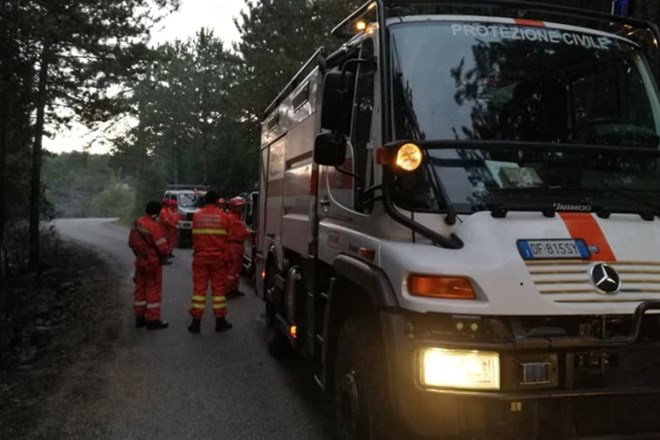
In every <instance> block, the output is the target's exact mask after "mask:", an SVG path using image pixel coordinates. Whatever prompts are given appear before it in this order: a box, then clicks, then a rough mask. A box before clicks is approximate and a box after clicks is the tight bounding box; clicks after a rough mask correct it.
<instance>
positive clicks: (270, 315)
mask: <svg viewBox="0 0 660 440" xmlns="http://www.w3.org/2000/svg"><path fill="white" fill-rule="evenodd" d="M275 275H276V271H275V270H274V269H273V268H269V269H268V271H267V272H266V285H265V286H264V287H265V289H266V300H265V301H264V303H265V306H266V324H267V325H268V328H269V329H270V335H269V340H268V351H269V352H270V354H271V356H273V357H274V358H275V359H282V358H285V357H288V356H290V355H291V353H292V352H293V348H292V347H291V344H290V343H289V339H288V338H287V337H286V335H283V334H282V332H280V331H279V330H278V329H277V324H276V322H275V320H276V319H277V318H276V316H275V315H276V308H275V304H274V303H273V299H274V298H275V293H274V289H276V288H277V287H275Z"/></svg>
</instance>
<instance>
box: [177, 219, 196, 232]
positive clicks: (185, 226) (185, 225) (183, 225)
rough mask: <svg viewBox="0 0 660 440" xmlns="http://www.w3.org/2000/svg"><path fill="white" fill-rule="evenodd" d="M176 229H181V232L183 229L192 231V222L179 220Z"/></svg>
mask: <svg viewBox="0 0 660 440" xmlns="http://www.w3.org/2000/svg"><path fill="white" fill-rule="evenodd" d="M176 227H177V229H181V230H184V229H188V230H192V222H189V221H184V220H179V223H177V225H176Z"/></svg>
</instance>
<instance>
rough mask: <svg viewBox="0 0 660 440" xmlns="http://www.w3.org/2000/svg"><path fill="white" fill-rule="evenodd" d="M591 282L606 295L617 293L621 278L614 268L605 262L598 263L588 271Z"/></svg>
mask: <svg viewBox="0 0 660 440" xmlns="http://www.w3.org/2000/svg"><path fill="white" fill-rule="evenodd" d="M589 276H590V277H591V282H592V283H593V284H594V286H596V287H598V289H599V290H600V291H601V292H603V293H604V294H606V295H611V294H614V293H617V292H618V291H619V289H620V288H621V278H619V274H618V273H617V272H616V270H615V269H614V268H613V267H612V266H609V265H607V264H605V263H598V264H595V265H593V266H592V267H591V269H590V271H589Z"/></svg>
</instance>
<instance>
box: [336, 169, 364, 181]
mask: <svg viewBox="0 0 660 440" xmlns="http://www.w3.org/2000/svg"><path fill="white" fill-rule="evenodd" d="M335 170H337V172H338V173H341V174H345V175H347V176H351V177H352V178H354V179H355V180H357V181H358V183H360V184H364V180H363V179H362V177H361V176H358V175H357V174H355V173H353V172H352V171H348V170H344V169H341V168H339V167H338V166H337V165H335Z"/></svg>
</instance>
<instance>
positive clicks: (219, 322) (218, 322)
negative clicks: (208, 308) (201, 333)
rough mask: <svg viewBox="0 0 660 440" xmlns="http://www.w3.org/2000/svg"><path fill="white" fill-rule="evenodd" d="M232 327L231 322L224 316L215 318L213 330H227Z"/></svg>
mask: <svg viewBox="0 0 660 440" xmlns="http://www.w3.org/2000/svg"><path fill="white" fill-rule="evenodd" d="M231 327H232V325H231V323H230V322H229V321H227V320H226V319H225V318H215V331H216V332H221V331H224V330H229V329H230V328H231Z"/></svg>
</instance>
